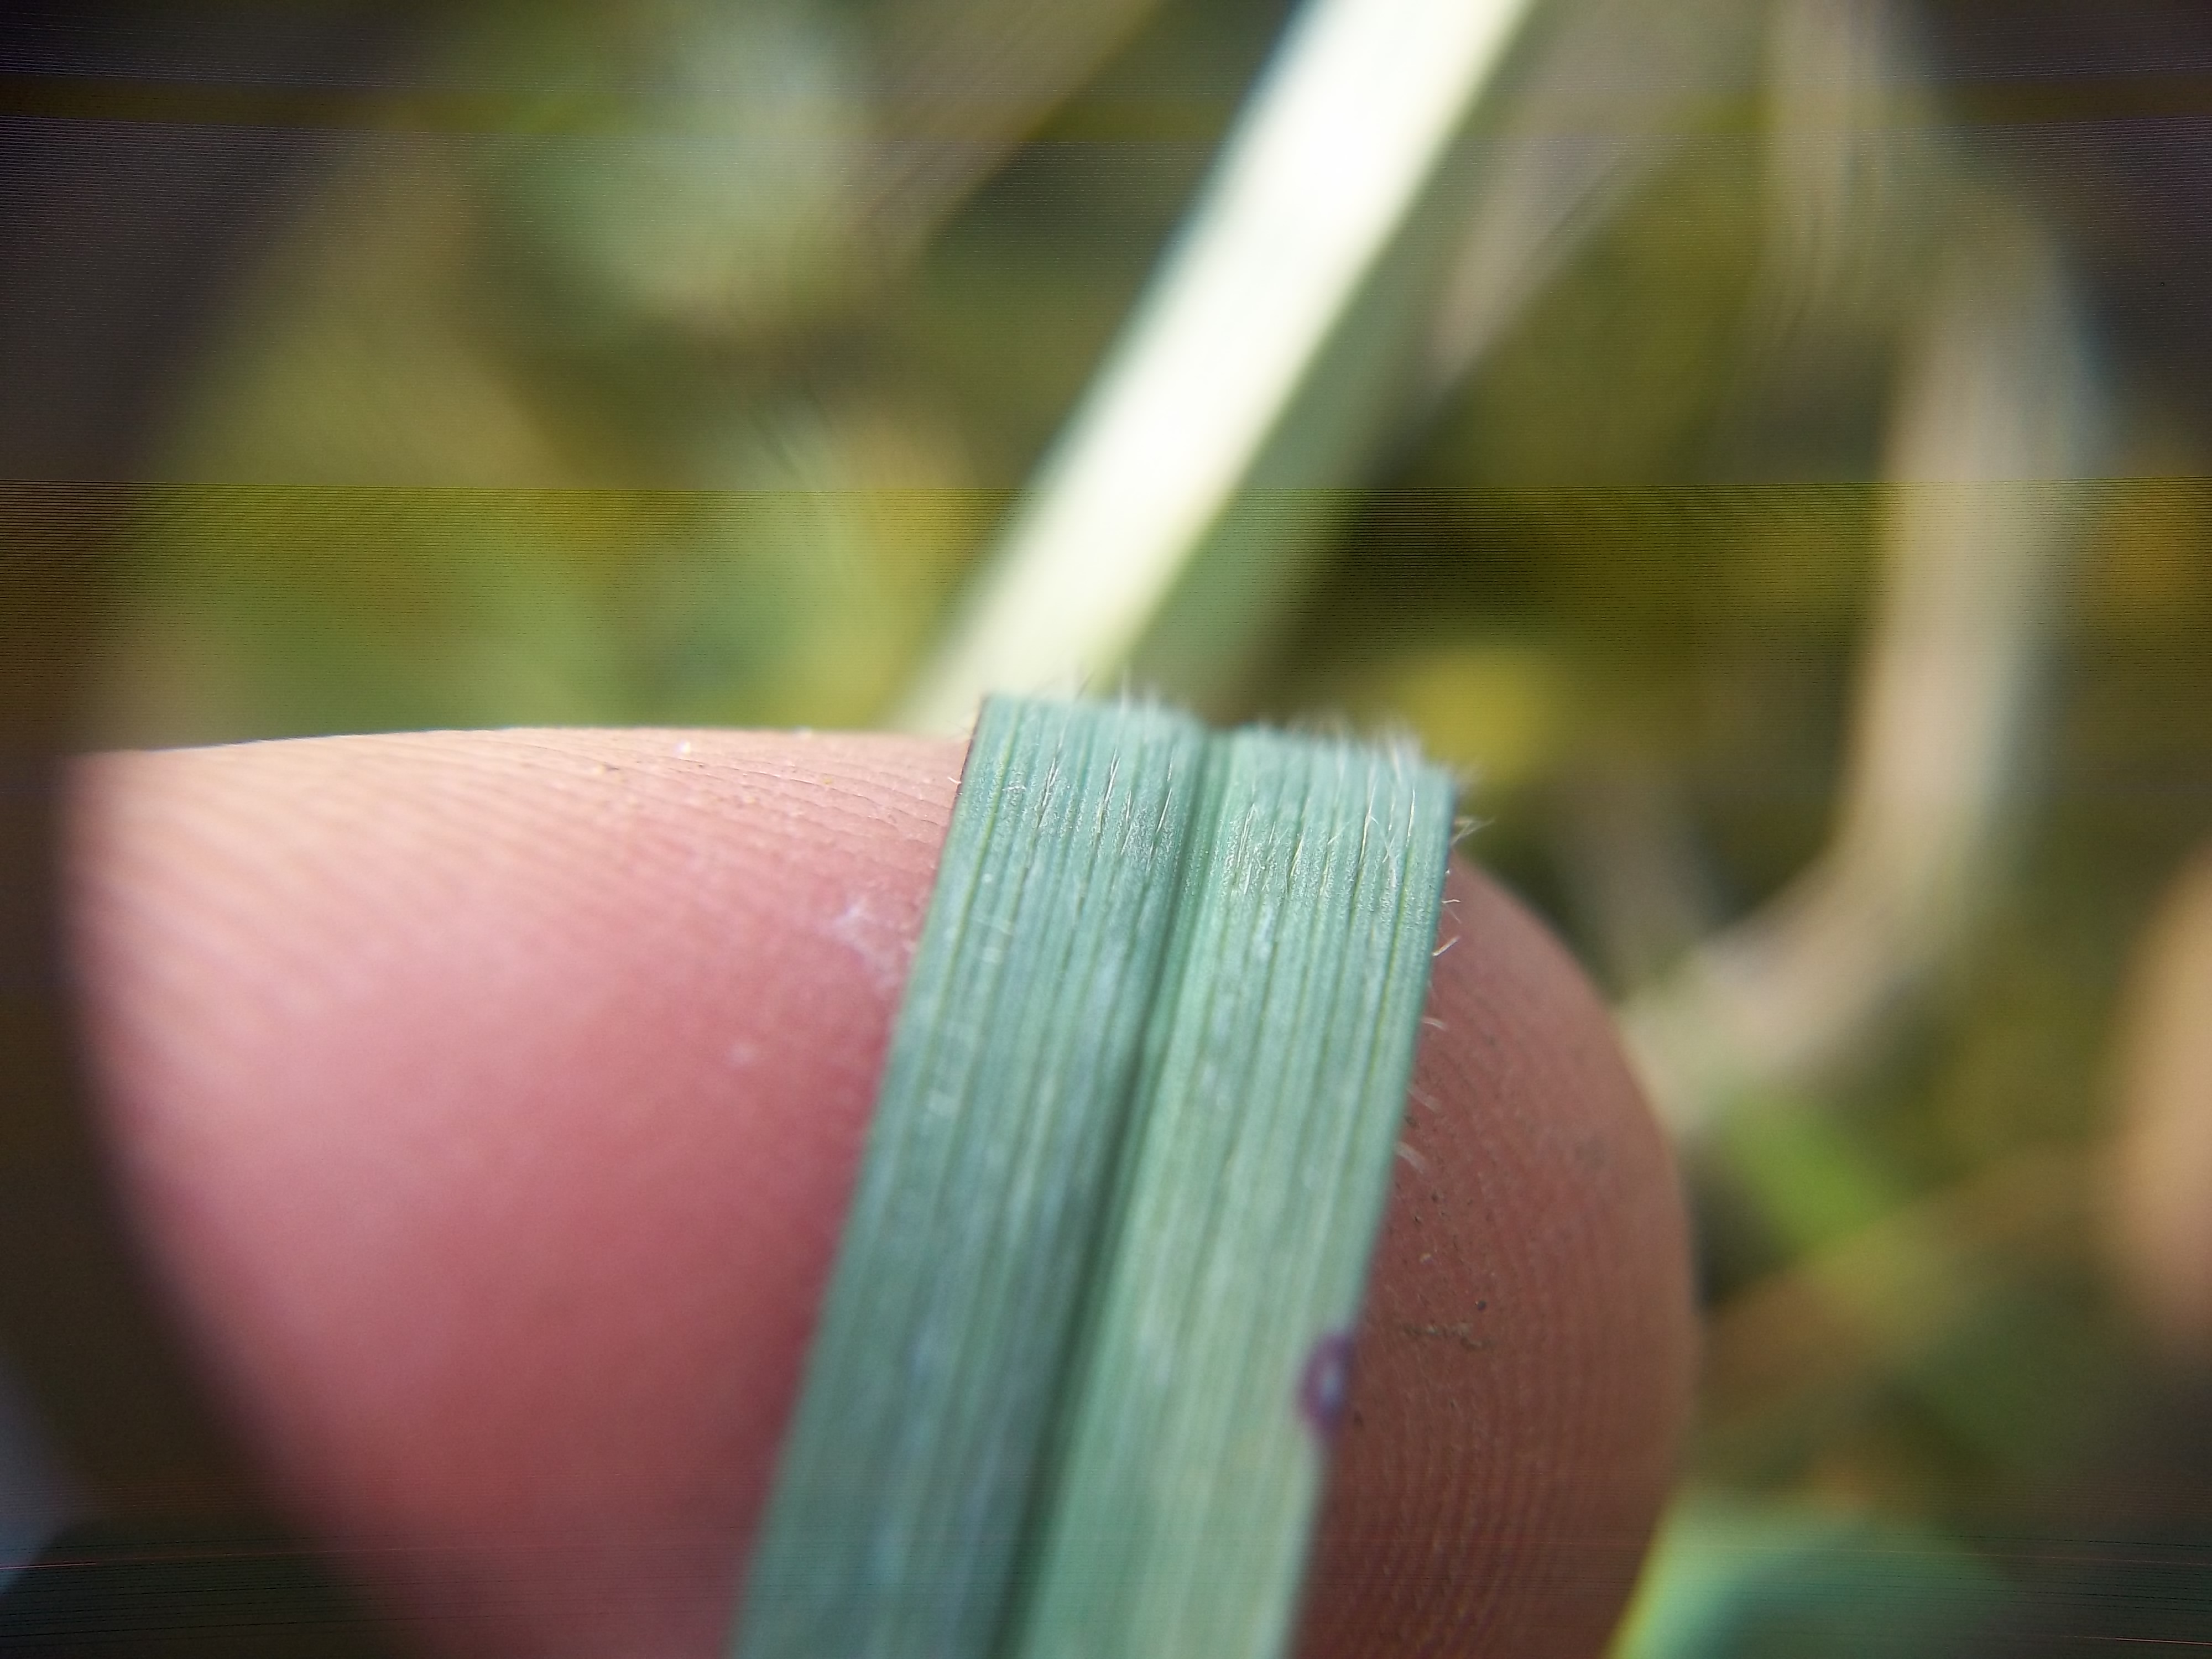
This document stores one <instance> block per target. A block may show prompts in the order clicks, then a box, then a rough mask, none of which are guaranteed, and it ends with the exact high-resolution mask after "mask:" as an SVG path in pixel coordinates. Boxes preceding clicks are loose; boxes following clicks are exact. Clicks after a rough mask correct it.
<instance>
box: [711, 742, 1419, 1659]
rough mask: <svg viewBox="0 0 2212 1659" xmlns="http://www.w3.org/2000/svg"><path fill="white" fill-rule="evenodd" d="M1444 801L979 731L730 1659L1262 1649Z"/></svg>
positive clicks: (1369, 1170) (1287, 1566) (1273, 746)
mask: <svg viewBox="0 0 2212 1659" xmlns="http://www.w3.org/2000/svg"><path fill="white" fill-rule="evenodd" d="M1451 809H1452V801H1451V791H1450V788H1449V785H1448V783H1447V782H1446V781H1445V780H1444V779H1443V776H1442V775H1441V774H1439V773H1437V772H1436V771H1434V770H1433V769H1427V768H1423V767H1419V766H1416V765H1413V764H1412V763H1410V762H1409V761H1408V760H1407V757H1404V756H1401V755H1392V754H1387V753H1379V752H1376V751H1374V750H1367V749H1363V748H1359V747H1357V746H1355V745H1352V744H1325V743H1316V742H1310V741H1305V740H1302V739H1297V738H1286V737H1282V736H1279V735H1276V734H1272V733H1265V732H1240V733H1237V734H1235V735H1233V736H1231V737H1226V738H1215V739H1212V740H1211V741H1210V742H1209V741H1208V740H1207V739H1206V737H1205V736H1204V734H1203V733H1202V732H1200V730H1199V729H1198V728H1197V727H1196V726H1194V725H1193V724H1192V723H1191V722H1189V721H1188V720H1183V719H1182V718H1180V717H1178V716H1176V715H1173V714H1168V713H1165V712H1164V711H1161V710H1158V709H1149V708H1138V707H1133V706H1129V705H1121V706H1117V707H1084V706H1080V705H1064V704H1054V703H1042V702H1017V701H1008V700H994V702H992V703H991V704H990V705H988V706H987V708H986V710H985V713H984V715H983V719H982V720H981V724H980V725H979V726H978V727H977V731H976V734H975V744H974V746H973V749H972V750H971V752H970V756H969V763H968V767H967V769H966V772H965V773H964V775H963V779H962V783H961V790H960V795H959V799H958V801H957V805H956V806H955V809H954V813H953V821H952V825H951V832H950V835H949V837H948V840H947V842H946V847H945V855H944V859H943V862H942V865H941V866H940V870H939V877H938V888H937V893H936V896H935V898H934V900H933V903H932V906H931V909H930V915H929V919H928V921H927V924H926V926H925V928H924V931H923V937H922V941H921V948H920V950H919V951H918V953H917V957H916V960H915V969H914V974H913V978H912V981H911V983H910V985H909V988H908V994H907V1001H906V1006H905V1007H904V1009H903V1010H902V1013H901V1017H900V1021H899V1026H898V1030H897V1031H896V1035H895V1036H894V1038H893V1042H892V1048H891V1053H890V1059H889V1061H888V1063H887V1067H886V1072H885V1076H884V1085H883V1090H882V1093H881V1096H880V1098H879V1100H878V1108H877V1118H876V1122H875V1124H874V1127H873V1128H872V1131H871V1134H870V1139H869V1144H868V1149H867V1153H866V1160H865V1163H864V1164H863V1168H862V1171H861V1176H860V1189H859V1192H858V1194H857V1195H856V1197H855V1200H854V1207H853V1212H852V1215H851V1218H849V1220H848V1223H847V1226H846V1233H845V1237H844V1240H843V1243H842V1247H841V1250H840V1255H839V1259H838V1264H837V1267H836V1273H835V1275H834V1277H833V1279H832V1282H831V1285H830V1287H829V1294H828V1297H827V1298H826V1300H825V1303H824V1305H823V1316H822V1320H821V1324H820V1328H819V1329H818V1332H817V1335H816V1338H815V1343H814V1349H813V1352H812V1354H811V1357H810V1359H809V1365H808V1376H807V1383H806V1386H805V1392H804V1394H803V1395H802V1396H801V1400H800V1403H799V1411H798V1413H797V1417H796V1419H795V1421H794V1424H793V1429H792V1431H791V1434H790V1437H789V1438H788V1440H787V1446H786V1450H785V1453H784V1458H783V1464H782V1467H781V1470H780V1472H779V1477H778V1484H777V1488H776V1492H775V1496H774V1498H772V1500H771V1503H770V1507H769V1515H768V1516H767V1518H766V1521H765V1522H764V1524H763V1531H762V1535H761V1541H760V1543H759V1545H758V1546H757V1549H756V1551H755V1554H754V1559H753V1562H752V1566H751V1570H750V1576H749V1578H748V1583H747V1588H746V1595H745V1602H744V1608H743V1609H742V1612H741V1613H740V1617H739V1621H738V1629H737V1632H736V1633H735V1637H734V1638H733V1652H734V1653H735V1654H736V1655H737V1656H738V1659H820V1656H837V1659H990V1656H1004V1659H1014V1656H1030V1655H1062V1654H1066V1655H1078V1654H1080V1655H1092V1654H1096V1655H1098V1656H1102V1659H1103V1656H1108V1655H1122V1654H1127V1655H1131V1656H1135V1655H1140V1654H1141V1655H1145V1656H1148V1659H1149V1656H1154V1655H1175V1654H1184V1653H1188V1654H1194V1655H1195V1654H1203V1655H1206V1656H1208V1659H1212V1656H1214V1655H1217V1654H1218V1655H1222V1656H1228V1659H1234V1656H1237V1655H1248V1654H1249V1655H1252V1656H1255V1659H1256V1656H1263V1655H1268V1654H1272V1653H1273V1652H1275V1651H1277V1650H1278V1649H1279V1647H1280V1645H1281V1643H1282V1641H1283V1639H1284V1638H1285V1633H1286V1632H1287V1631H1288V1629H1289V1626H1290V1620H1291V1616H1292V1614H1293V1613H1294V1612H1295V1607H1296V1599H1297V1595H1296V1592H1297V1583H1298V1580H1299V1577H1300V1573H1301V1569H1302V1567H1303V1563H1304V1551H1305V1543H1306V1537H1307V1534H1308V1531H1309V1530H1310V1525H1311V1520H1312V1513H1313V1509H1314V1504H1315V1501H1316V1496H1317V1494H1318V1492H1319V1490H1320V1480H1321V1473H1322V1465H1323V1462H1324V1459H1325V1456H1326V1453H1327V1445H1326V1441H1327V1437H1328V1427H1329V1425H1330V1420H1331V1418H1332V1413H1333V1412H1334V1408H1335V1402H1338V1401H1340V1400H1341V1396H1342V1390H1343V1385H1344V1382H1345V1376H1344V1366H1345V1364H1346V1358H1347V1355H1348V1346H1347V1337H1346V1333H1348V1331H1349V1330H1350V1328H1351V1326H1352V1321H1353V1317H1354V1315H1355V1313H1356V1310H1357V1307H1358V1299H1359V1293H1360V1288H1361V1285H1362V1281H1363V1279H1364V1274H1365V1268H1366V1261H1367V1255H1368V1252H1369V1250H1370V1247H1371V1244H1372V1242H1373V1238H1374V1235H1375V1231H1376V1226H1377V1224H1378V1222H1379V1220H1380V1216H1381V1206H1382V1203H1383V1194H1384V1191H1385V1188H1386V1187H1387V1184H1388V1180H1387V1178H1388V1174H1389V1163H1390V1155H1391V1151H1392V1148H1393V1147H1394V1146H1395V1142H1396V1137H1397V1130H1398V1122H1399V1118H1400V1115H1401V1110H1402V1106H1403V1101H1404V1097H1405V1091H1406V1083H1407V1073H1408V1072H1409V1070H1410V1068H1411V1065H1412V1059H1413V1041H1414V1036H1415V1033H1416V1031H1417V1030H1418V1025H1419V1011H1420V1002H1421V999H1422V997H1423V995H1424V994H1425V989H1426V986H1427V981H1428V952H1429V947H1430V943H1431V939H1432V938H1433V935H1434V933H1435V927H1436V919H1437V902H1438V899H1439V897H1440V894H1441V887H1442V880H1443V862H1444V858H1445V853H1446V848H1447V845H1448V842H1449V834H1450V823H1451Z"/></svg>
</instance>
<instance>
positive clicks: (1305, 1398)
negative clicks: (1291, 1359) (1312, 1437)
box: [1298, 1331, 1352, 1440]
mask: <svg viewBox="0 0 2212 1659" xmlns="http://www.w3.org/2000/svg"><path fill="white" fill-rule="evenodd" d="M1351 1398H1352V1338H1351V1336H1350V1334H1348V1333H1346V1332H1344V1331H1330V1332H1328V1333H1327V1334H1324V1335H1323V1336H1322V1339H1321V1340H1319V1341H1317V1342H1316V1343H1315V1344H1314V1345H1313V1349H1312V1351H1311V1352H1309V1353H1308V1354H1307V1355H1306V1364H1305V1370H1304V1371H1303V1372H1302V1373H1300V1375H1299V1377H1298V1415H1299V1416H1301V1417H1303V1418H1304V1419H1305V1421H1306V1426H1307V1427H1308V1428H1310V1429H1311V1430H1312V1431H1314V1433H1315V1434H1316V1435H1317V1436H1319V1437H1321V1438H1322V1439H1323V1440H1328V1439H1331V1438H1333V1437H1334V1436H1335V1434H1336V1431H1337V1426H1338V1425H1340V1424H1341V1423H1342V1422H1343V1421H1344V1411H1345V1407H1346V1405H1347V1404H1348V1403H1349V1402H1350V1401H1351Z"/></svg>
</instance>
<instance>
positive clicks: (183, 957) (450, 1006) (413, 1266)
mask: <svg viewBox="0 0 2212 1659" xmlns="http://www.w3.org/2000/svg"><path fill="white" fill-rule="evenodd" d="M959 760H960V751H959V749H958V747H957V745H950V744H915V743H909V742H907V741H905V740H902V739H893V738H842V737H821V738H800V737H797V736H793V735H789V734H781V735H768V734H737V733H708V732H689V733H659V732H557V733H543V732H536V733H533V732H515V733H467V734H463V733H454V734H432V735H423V736H404V737H403V736H394V737H383V738H347V739H337V740H327V741H317V742H312V743H295V744H258V745H248V746H244V747H240V748H237V749H232V750H210V751H199V752H196V753H174V754H158V755H143V756H124V757H110V758H107V759H106V760H103V761H101V762H100V763H96V764H95V765H94V766H93V767H92V768H91V769H89V770H88V773H87V775H85V777H84V779H83V781H82V789H81V790H80V793H79V796H78V810H77V829H78V835H77V849H78V850H77V857H76V895H75V913H76V914H75V924H76V937H77V946H78V957H79V962H80V966H81V969H82V977H83V980H84V982H85V986H86V991H87V997H86V1000H87V1005H88V1018H89V1025H90V1035H91V1036H92V1038H93V1044H92V1047H93V1050H94V1057H95V1063H96V1067H97V1071H98V1074H99V1076H100V1080H101V1082H102V1083H103V1084H104V1085H105V1087H104V1094H105V1097H106V1112H107V1115H108V1118H109V1122H110V1126H111V1128H112V1139H113V1141H114V1144H115V1145H116V1146H117V1147H118V1149H119V1154H120V1163H121V1166H122V1170H123V1174H124V1176H125V1182H126V1186H127V1188H128V1190H129V1191H130V1192H131V1194H132V1195H133V1197H134V1199H135V1200H136V1206H137V1212H138V1214H139V1215H140V1217H141V1218H142V1222H143V1226H144V1228H145V1230H146V1231H147V1232H148V1234H149V1238H150V1241H151V1243H152V1244H153V1246H154V1249H155V1255H156V1257H157V1259H159V1260H160V1261H162V1262H164V1263H165V1264H166V1266H167V1270H168V1276H169V1279H170V1285H171V1288H172V1290H173V1293H174V1296H175V1298H176V1300H177V1302H178V1304H179V1306H180V1308H181V1310H182V1312H183V1314H184V1316H185V1322H186V1324H187V1327H188V1328H189V1329H190V1330H191V1332H192V1333H193V1334H195V1336H196V1337H197V1341H198V1346H199V1347H200V1349H201V1351H202V1352H203V1353H204V1355H205V1356H206V1358H207V1359H208V1362H209V1364H210V1367H211V1369H212V1370H213V1371H214V1372H215V1374H216V1380H217V1382H218V1384H219V1386H220V1387H221V1389H222V1392H223V1393H224V1395H225V1396H226V1397H227V1398H228V1399H229V1400H230V1401H233V1402H234V1406H235V1409H236V1415H237V1417H238V1419H239V1421H240V1424H241V1425H243V1426H244V1427H245V1428H246V1431H248V1432H249V1433H250V1434H251V1436H252V1438H253V1440H254V1442H255V1443H256V1444H257V1446H258V1449H259V1450H260V1451H261V1453H262V1454H263V1456H264V1462H265V1463H266V1464H267V1466H268V1467H269V1468H270V1469H271V1470H272V1471H273V1473H274V1476H275V1479H276V1484H277V1485H278V1486H279V1487H280V1488H281V1492H282V1495H283V1498H286V1499H287V1500H289V1503H290V1504H291V1505H292V1506H293V1507H294V1508H295V1510H297V1511H299V1512H300V1513H301V1515H302V1516H303V1518H304V1519H306V1520H307V1521H308V1522H310V1523H311V1525H312V1526H313V1529H314V1530H316V1531H318V1532H319V1533H321V1534H325V1535H328V1536H330V1537H331V1538H333V1539H334V1540H336V1541H338V1542H339V1543H340V1544H342V1545H343V1546H345V1547H348V1548H349V1550H350V1552H351V1553H353V1554H354V1556H355V1558H356V1559H357V1560H360V1561H363V1562H366V1563H368V1564H369V1565H370V1570H371V1571H374V1572H375V1573H376V1574H377V1575H378V1576H379V1577H380V1579H381V1580H382V1582H383V1583H384V1588H385V1589H386V1591H387V1592H388V1594H390V1595H392V1597H393V1598H394V1599H395V1600H396V1601H398V1602H399V1603H400V1604H401V1606H402V1607H403V1608H404V1609H406V1610H409V1611H411V1613H412V1614H413V1615H414V1617H415V1618H416V1621H417V1622H418V1624H419V1625H420V1626H421V1627H422V1629H423V1630H424V1631H425V1632H427V1633H428V1634H429V1635H430V1636H431V1637H432V1638H434V1640H435V1641H436V1642H438V1643H439V1644H441V1645H442V1646H444V1647H445V1648H447V1649H448V1650H454V1651H465V1652H468V1653H471V1654H485V1653H502V1652H511V1653H525V1652H526V1653H532V1654H536V1655H559V1654H577V1655H584V1654H598V1653H605V1652H611V1651H617V1650H649V1651H657V1652H667V1653H678V1652H686V1651H691V1652H700V1653H706V1652H712V1651H714V1650H716V1649H717V1648H718V1647H719V1645H720V1627H721V1626H722V1625H723V1624H724V1623H725V1622H726V1619H727V1616H728V1604H729V1600H730V1597H731V1596H732V1594H733V1588H734V1581H735V1575H736V1571H737V1564H738V1559H739V1555H740V1552H741V1550H742V1547H743V1542H744V1529H745V1528H747V1527H748V1526H749V1525H750V1521H751V1518H752V1516H753V1515H754V1514H755V1512H756V1511H757V1509H758V1507H759V1504H760V1503H761V1501H762V1498H763V1495H764V1492H765V1490H766V1486H767V1483H768V1480H769V1476H770V1473H771V1470H772V1467H773V1461H774V1456H775V1443H776V1439H777V1437H778V1436H779V1435H780V1434H781V1428H782V1424H783V1421H784V1417H785V1414H786V1413H787V1409H788V1406H789V1401H790V1399H791V1396H792V1395H793V1391H794V1390H795V1388H796V1386H797V1380H798V1376H799V1367H800V1364H801V1362H802V1358H803V1355H804V1352H805V1343H806V1340H807V1337H808V1334H809V1332H810V1330H811V1323H812V1320H813V1316H814V1309H815V1305H816V1303H817V1300H818V1297H819V1293H820V1289H821V1285H822V1283H823V1279H825V1277H826V1274H827V1272H828V1267H829V1261H830V1258H831V1255H832V1253H833V1252H834V1249H835V1246H836V1236H837V1231H838V1227H839V1224H840V1220H841V1218H842V1214H843V1211H844V1207H845V1202H846V1197H847V1194H848V1189H849V1185H850V1182H851V1179H852V1176H853V1172H854V1166H855V1164H856V1163H857V1160H858V1156H859V1148H860V1141H861V1139H862V1137H863V1136H864V1134H865V1131H866V1121H867V1115H868V1111H869V1108H870V1105H871V1103H872V1098H873V1093H874V1087H875V1079H876V1074H877V1071H878V1066H879V1064H880V1060H881V1055H882V1053H883V1049H884V1043H885V1042H886V1040H887V1037H888V1033H889V1030H890V1023H891V1019H892V1018H893V1015H894V1013H895V1011H896V999H897V996H898V994H899V990H900V987H901V983H902V979H903V975H904V971H905V959H906V955H907V953H908V951H910V949H911V948H912V945H913V942H914V939H915V936H916V934H917V933H918V931H919V928H920V925H921V915H922V912H923V910H924V908H926V906H927V902H928V893H929V887H930V883H931V881H932V879H933V873H934V870H935V866H936V859H937V852H938V847H939V842H940V841H941V839H942V835H943V829H944V823H945V817H946V816H947V815H948V813H949V811H950V806H951V796H952V793H953V787H954V779H955V775H957V771H958V767H959Z"/></svg>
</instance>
